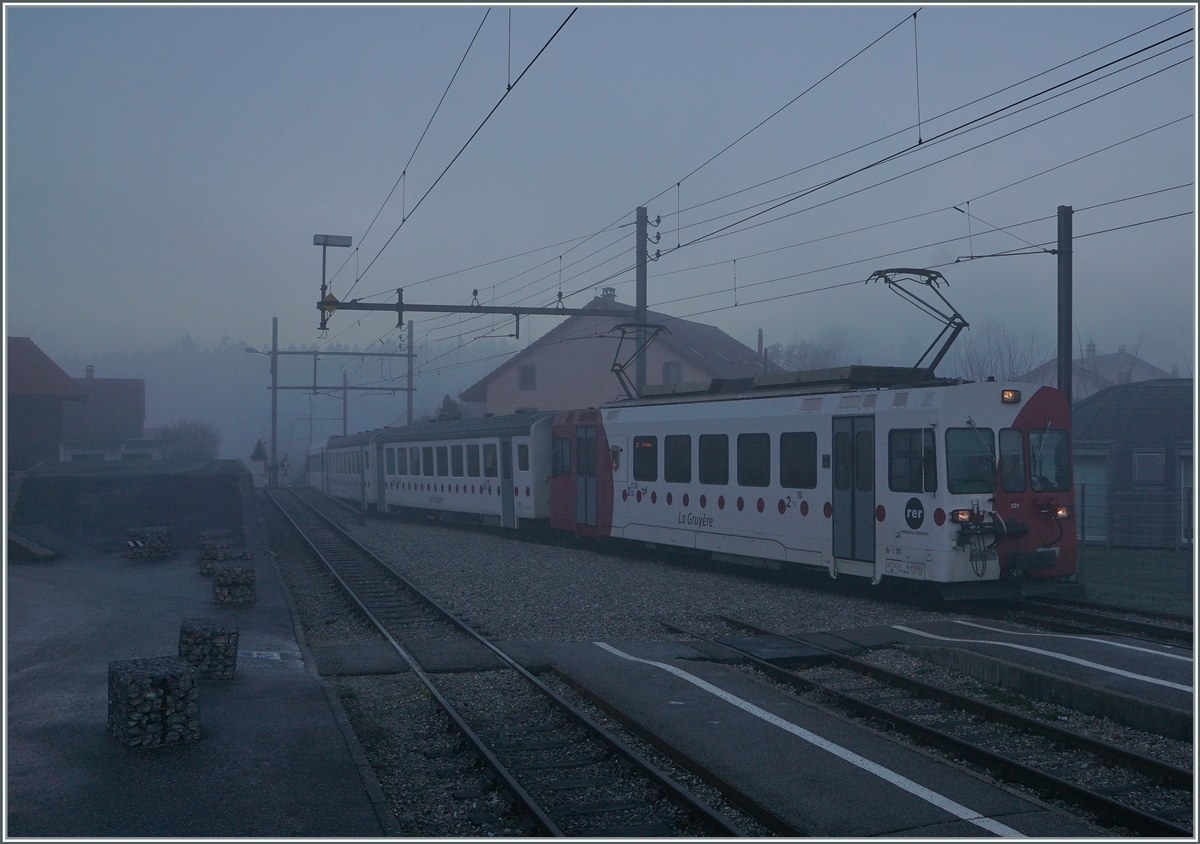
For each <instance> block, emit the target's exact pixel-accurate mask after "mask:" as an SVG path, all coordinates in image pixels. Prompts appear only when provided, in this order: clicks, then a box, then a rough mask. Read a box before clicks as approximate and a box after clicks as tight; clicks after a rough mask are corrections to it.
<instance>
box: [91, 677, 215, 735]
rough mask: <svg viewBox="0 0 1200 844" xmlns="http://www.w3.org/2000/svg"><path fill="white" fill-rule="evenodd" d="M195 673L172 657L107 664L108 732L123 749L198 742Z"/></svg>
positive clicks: (196, 682)
mask: <svg viewBox="0 0 1200 844" xmlns="http://www.w3.org/2000/svg"><path fill="white" fill-rule="evenodd" d="M198 679H199V678H198V675H197V672H196V669H195V668H193V667H192V666H191V665H190V664H188V663H187V662H185V661H184V660H182V659H180V658H179V657H176V656H164V657H157V658H155V659H130V660H124V661H120V662H110V663H109V664H108V731H109V732H110V733H112V734H113V735H114V736H116V737H117V738H118V739H119V740H120V741H121V744H123V745H125V746H126V747H158V746H160V745H164V744H181V743H183V742H189V741H195V740H196V739H198V738H200V686H199V683H198Z"/></svg>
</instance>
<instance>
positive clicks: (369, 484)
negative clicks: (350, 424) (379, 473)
mask: <svg viewBox="0 0 1200 844" xmlns="http://www.w3.org/2000/svg"><path fill="white" fill-rule="evenodd" d="M385 430H386V429H385ZM376 433H377V432H375V431H367V432H364V433H361V434H350V435H348V436H344V437H330V438H329V440H328V442H327V443H326V445H325V466H324V480H323V484H322V485H321V486H318V487H317V488H318V489H320V490H321V491H322V492H324V493H325V494H326V495H332V496H333V497H334V498H340V499H342V500H343V501H346V502H349V503H352V504H354V505H355V506H357V507H360V508H363V509H366V508H367V506H368V505H370V504H371V503H372V502H374V500H375V498H374V496H375V483H374V480H373V478H372V477H371V466H372V465H373V462H372V459H371V438H372V437H373V436H375V435H376Z"/></svg>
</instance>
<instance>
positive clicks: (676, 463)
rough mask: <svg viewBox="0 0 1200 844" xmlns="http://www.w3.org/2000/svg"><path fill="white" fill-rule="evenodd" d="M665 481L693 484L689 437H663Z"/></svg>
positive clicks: (690, 441) (682, 435)
mask: <svg viewBox="0 0 1200 844" xmlns="http://www.w3.org/2000/svg"><path fill="white" fill-rule="evenodd" d="M663 366H666V364H663ZM663 480H664V481H666V482H667V483H669V484H690V483H691V482H692V438H691V437H690V436H689V435H687V434H671V435H669V436H666V437H663Z"/></svg>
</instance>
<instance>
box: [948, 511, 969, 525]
mask: <svg viewBox="0 0 1200 844" xmlns="http://www.w3.org/2000/svg"><path fill="white" fill-rule="evenodd" d="M950 521H952V522H954V523H956V524H960V525H965V524H966V523H967V522H969V521H971V511H970V510H951V511H950Z"/></svg>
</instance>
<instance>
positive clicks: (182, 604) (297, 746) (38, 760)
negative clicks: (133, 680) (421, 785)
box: [5, 535, 384, 838]
mask: <svg viewBox="0 0 1200 844" xmlns="http://www.w3.org/2000/svg"><path fill="white" fill-rule="evenodd" d="M43 539H45V535H43ZM60 548H61V550H62V551H63V552H65V554H66V555H65V556H60V557H58V558H56V559H54V560H51V561H49V562H45V563H36V564H18V563H12V562H10V563H9V565H8V569H7V588H8V607H7V609H8V627H7V669H8V677H7V679H8V687H7V706H8V732H7V736H6V739H7V741H6V754H7V776H8V783H7V786H8V787H7V809H8V813H7V816H6V819H5V821H6V830H5V832H6V838H7V837H22V838H24V837H45V838H62V837H67V836H83V837H121V838H128V837H142V836H146V837H186V838H193V837H197V838H198V837H218V838H226V837H245V836H254V837H322V838H324V837H381V836H382V835H383V834H384V829H383V826H382V824H381V821H380V819H379V816H378V815H377V812H376V809H375V807H374V805H373V802H372V799H371V797H370V792H369V791H368V789H369V788H370V781H369V779H368V781H366V782H365V781H364V778H363V776H362V774H361V772H360V766H359V762H361V756H360V757H359V758H358V760H357V761H356V758H355V756H354V750H353V749H352V748H355V749H356V747H357V745H356V742H354V740H353V739H352V738H349V739H348V737H347V736H346V734H345V731H344V729H343V727H344V726H345V725H344V724H341V725H340V724H339V721H338V713H337V711H336V710H335V708H334V707H333V705H332V704H331V702H330V699H329V698H328V696H327V694H326V689H325V687H324V686H323V685H322V681H321V680H320V679H319V678H318V677H317V676H316V674H315V671H314V672H313V673H310V672H309V671H308V670H307V669H306V668H305V664H304V661H303V659H302V657H301V649H300V647H299V646H298V644H297V640H296V637H295V634H294V632H293V628H292V616H291V613H290V611H289V609H288V606H287V603H286V601H285V599H284V596H283V592H282V589H281V587H280V584H279V582H278V579H277V575H276V570H275V566H274V564H273V562H272V560H271V559H270V558H269V557H267V556H266V555H264V554H262V553H261V551H260V552H259V553H256V554H255V559H254V560H253V562H252V565H253V566H254V567H255V570H256V577H257V592H258V599H257V602H256V603H254V604H248V605H241V606H218V605H215V604H213V603H212V579H211V578H209V577H204V576H201V575H200V574H199V566H198V565H197V562H196V552H195V551H194V550H192V551H182V552H180V554H179V555H178V556H177V557H175V558H174V559H169V560H127V559H125V558H124V557H123V556H121V555H119V554H114V553H98V552H95V551H92V550H89V549H85V548H82V547H81V546H79V545H78V544H71V543H67V542H64V543H62V544H61V546H60ZM56 550H58V549H56ZM231 565H247V563H244V562H239V563H236V564H231ZM193 617H203V618H214V619H219V620H221V621H225V622H228V621H235V622H237V624H238V625H239V627H240V645H239V654H238V663H237V675H236V677H235V678H234V679H233V680H229V681H212V682H206V683H204V684H202V688H201V696H200V731H201V738H200V739H199V740H198V741H195V742H191V743H188V744H186V745H175V746H163V747H158V748H149V749H138V750H134V749H129V748H126V747H124V746H122V745H121V744H120V743H119V742H118V741H117V739H116V738H114V737H113V736H111V735H110V734H109V733H108V731H107V726H106V720H107V711H108V694H107V681H108V663H109V662H110V661H113V660H126V659H133V658H140V657H158V656H173V655H175V654H176V653H177V648H178V637H179V628H180V625H181V623H182V621H183V619H184V618H193ZM342 717H343V718H344V716H342ZM351 735H352V734H351ZM376 789H377V786H376ZM380 797H381V795H380ZM376 802H378V801H376Z"/></svg>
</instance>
